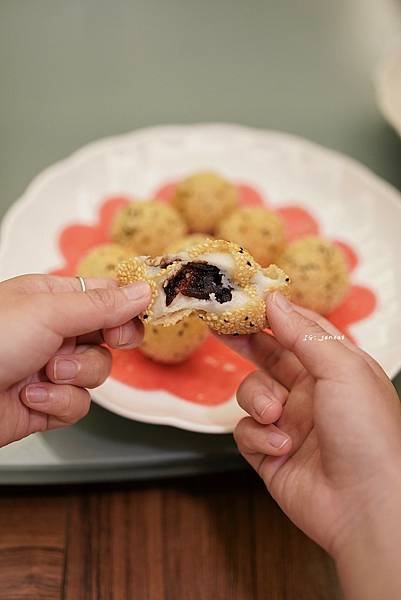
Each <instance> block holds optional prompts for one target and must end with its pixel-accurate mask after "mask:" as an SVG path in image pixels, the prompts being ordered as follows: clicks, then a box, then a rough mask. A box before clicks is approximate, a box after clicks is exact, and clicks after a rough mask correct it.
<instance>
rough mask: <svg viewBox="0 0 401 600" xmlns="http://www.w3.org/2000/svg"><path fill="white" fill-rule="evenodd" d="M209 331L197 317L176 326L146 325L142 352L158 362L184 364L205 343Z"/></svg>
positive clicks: (192, 316)
mask: <svg viewBox="0 0 401 600" xmlns="http://www.w3.org/2000/svg"><path fill="white" fill-rule="evenodd" d="M208 333H209V329H208V327H207V326H206V324H205V323H204V322H202V321H201V320H200V319H199V318H198V316H197V315H195V314H193V315H190V316H189V317H185V319H182V320H181V321H179V322H178V323H176V324H175V325H167V326H163V325H152V324H151V323H149V324H147V325H145V337H144V340H143V343H142V346H141V347H140V350H141V351H142V352H143V354H145V355H146V356H148V357H149V358H151V359H152V360H155V361H156V362H160V363H164V364H167V365H174V364H178V363H180V362H183V361H184V360H186V359H187V358H189V357H190V356H191V354H192V353H193V352H195V350H196V349H197V348H199V346H200V345H201V343H202V342H203V340H204V339H205V338H206V336H207V334H208Z"/></svg>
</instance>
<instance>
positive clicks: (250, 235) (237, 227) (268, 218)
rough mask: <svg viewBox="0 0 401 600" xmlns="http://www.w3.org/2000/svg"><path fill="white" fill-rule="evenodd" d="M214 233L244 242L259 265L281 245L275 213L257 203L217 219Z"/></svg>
mask: <svg viewBox="0 0 401 600" xmlns="http://www.w3.org/2000/svg"><path fill="white" fill-rule="evenodd" d="M216 235H217V237H219V238H223V239H225V240H229V241H230V242H236V243H237V244H241V246H244V247H245V248H246V249H247V250H248V251H249V252H250V253H251V254H252V256H253V257H254V258H255V260H256V261H257V262H258V263H259V264H260V265H262V267H266V266H267V265H269V264H270V263H272V262H274V261H275V260H276V258H277V256H278V255H279V254H280V252H281V250H282V249H283V246H284V229H283V225H282V223H281V220H280V218H279V217H278V215H276V214H275V213H272V212H270V211H268V210H266V209H265V208H260V207H256V206H251V207H246V208H239V209H238V210H236V211H234V212H232V213H231V214H230V215H228V216H227V218H225V219H223V220H222V221H221V222H220V224H219V226H218V227H217V231H216Z"/></svg>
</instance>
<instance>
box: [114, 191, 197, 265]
mask: <svg viewBox="0 0 401 600" xmlns="http://www.w3.org/2000/svg"><path fill="white" fill-rule="evenodd" d="M186 232H187V227H186V225H185V222H184V220H183V218H182V217H181V216H180V215H179V213H178V212H177V211H176V210H175V209H174V208H173V207H171V206H169V205H168V204H163V203H161V202H153V201H146V202H131V203H130V204H128V205H127V206H125V207H124V208H123V209H122V210H121V211H120V212H119V213H118V214H117V216H116V217H115V219H114V222H113V224H112V230H111V235H112V238H113V241H115V242H116V243H118V244H121V245H122V246H126V247H127V248H134V249H135V252H137V253H139V254H146V255H149V256H157V255H158V254H161V253H162V252H164V250H165V248H166V247H167V246H168V245H169V244H171V242H172V241H173V240H176V239H178V238H182V237H183V236H184V235H185V234H186Z"/></svg>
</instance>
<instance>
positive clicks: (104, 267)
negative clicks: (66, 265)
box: [76, 244, 132, 279]
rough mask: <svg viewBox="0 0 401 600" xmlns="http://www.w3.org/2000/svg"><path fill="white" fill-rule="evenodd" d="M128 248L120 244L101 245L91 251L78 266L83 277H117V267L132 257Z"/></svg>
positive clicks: (77, 270) (78, 271)
mask: <svg viewBox="0 0 401 600" xmlns="http://www.w3.org/2000/svg"><path fill="white" fill-rule="evenodd" d="M131 254H132V253H131V252H129V251H128V250H127V249H126V248H123V247H122V246H119V245H118V244H101V245H99V246H96V247H95V248H92V249H91V250H89V252H88V253H87V254H85V256H84V257H83V258H82V259H81V261H80V262H79V263H78V265H77V269H76V272H77V275H81V277H110V278H111V279H114V278H115V277H116V269H117V265H118V264H119V263H121V262H122V261H123V260H126V259H127V258H129V257H130V256H131Z"/></svg>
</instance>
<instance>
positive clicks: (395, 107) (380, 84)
mask: <svg viewBox="0 0 401 600" xmlns="http://www.w3.org/2000/svg"><path fill="white" fill-rule="evenodd" d="M375 84H376V97H377V101H378V104H379V107H380V110H381V111H382V113H383V115H384V116H385V118H386V119H387V121H388V122H389V123H390V124H391V125H392V126H393V127H394V128H395V129H396V130H397V131H398V133H399V134H400V135H401V45H400V46H399V47H398V48H397V49H396V50H393V52H391V53H390V54H389V55H388V56H387V57H386V58H385V59H384V60H383V61H382V63H381V65H380V66H379V69H378V71H377V75H376V80H375Z"/></svg>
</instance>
